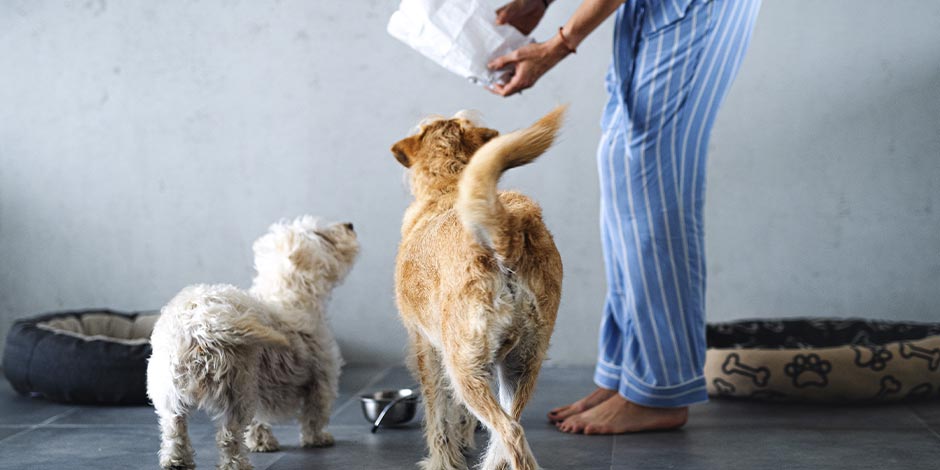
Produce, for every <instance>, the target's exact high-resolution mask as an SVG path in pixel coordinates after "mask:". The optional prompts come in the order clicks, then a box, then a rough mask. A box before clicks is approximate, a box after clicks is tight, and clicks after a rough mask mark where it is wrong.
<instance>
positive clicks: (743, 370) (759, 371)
mask: <svg viewBox="0 0 940 470" xmlns="http://www.w3.org/2000/svg"><path fill="white" fill-rule="evenodd" d="M721 371H722V372H724V373H726V374H728V375H731V374H741V375H743V376H745V377H750V378H751V380H753V381H754V385H757V386H758V387H763V386H765V385H767V380H768V379H770V369H768V368H766V367H757V368H754V367H748V366H746V365H744V364H741V357H740V356H738V355H737V353H731V354H729V355H728V358H727V359H725V363H724V364H722V365H721Z"/></svg>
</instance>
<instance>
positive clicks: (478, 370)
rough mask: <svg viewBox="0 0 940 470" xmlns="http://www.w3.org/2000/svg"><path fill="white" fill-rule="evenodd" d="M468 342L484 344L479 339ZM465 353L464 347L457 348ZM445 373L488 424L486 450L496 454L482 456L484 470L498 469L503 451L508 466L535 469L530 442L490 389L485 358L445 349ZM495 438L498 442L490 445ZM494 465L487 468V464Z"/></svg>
mask: <svg viewBox="0 0 940 470" xmlns="http://www.w3.org/2000/svg"><path fill="white" fill-rule="evenodd" d="M470 342H471V343H476V344H483V342H482V341H479V342H474V341H470ZM460 352H461V353H466V352H467V350H466V349H464V350H462V351H460ZM447 372H448V373H447V375H448V376H449V377H450V380H451V381H452V383H453V385H454V390H455V391H456V393H457V396H458V397H459V398H460V400H461V401H463V403H464V404H465V405H466V407H467V409H469V410H470V411H471V412H472V413H473V414H474V415H476V417H477V418H478V419H479V420H480V421H481V422H482V423H483V424H484V425H485V426H486V427H487V428H489V431H490V433H491V437H490V442H491V445H490V447H489V449H488V450H487V453H488V454H489V453H491V452H492V453H496V454H497V455H496V456H494V457H492V458H490V459H484V467H483V468H484V469H485V470H491V468H493V469H498V468H499V467H500V466H502V465H501V462H502V460H503V459H502V458H501V456H500V455H498V454H502V453H503V452H505V455H506V457H507V459H508V460H509V462H510V464H511V467H512V468H513V469H514V470H536V469H537V468H538V464H537V463H536V461H535V456H533V455H532V451H531V450H530V449H529V443H528V441H526V438H525V432H524V431H523V429H522V425H521V424H519V421H518V420H517V419H514V418H513V417H512V416H510V415H509V413H507V412H506V411H505V410H504V409H503V408H502V407H501V406H500V403H499V401H498V400H497V399H496V397H495V396H493V392H492V389H491V388H490V379H491V374H490V372H489V364H488V361H487V359H486V358H485V357H479V356H477V357H465V356H464V355H461V354H454V353H453V351H452V350H450V351H448V356H447ZM496 440H498V443H496V444H495V445H494V444H493V443H494V441H496ZM487 464H490V465H494V467H491V468H487V467H486V465H487Z"/></svg>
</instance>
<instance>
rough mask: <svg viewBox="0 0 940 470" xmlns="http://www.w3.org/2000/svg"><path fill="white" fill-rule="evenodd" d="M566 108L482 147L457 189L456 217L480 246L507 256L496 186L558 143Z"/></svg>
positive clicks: (465, 170) (505, 237)
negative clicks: (502, 179) (556, 137)
mask: <svg viewBox="0 0 940 470" xmlns="http://www.w3.org/2000/svg"><path fill="white" fill-rule="evenodd" d="M566 109H567V106H559V107H557V108H555V109H554V110H552V112H550V113H548V114H546V115H545V116H544V117H542V118H541V119H539V120H538V121H536V122H535V124H532V126H530V127H528V128H526V129H520V130H518V131H515V132H512V133H509V134H505V135H501V136H499V137H496V138H494V139H493V140H490V141H489V142H487V143H486V144H484V145H483V146H482V147H480V148H479V149H478V150H477V151H476V153H474V154H473V157H471V158H470V163H468V164H467V167H466V168H464V170H463V173H462V174H461V176H460V182H459V184H458V185H457V194H458V195H457V203H456V206H455V207H456V210H457V215H458V217H459V218H460V222H461V223H462V224H463V226H464V228H465V229H466V230H467V231H468V232H469V233H471V234H472V235H473V237H474V239H475V240H476V242H477V243H479V244H480V246H482V247H484V248H486V249H489V250H493V251H494V252H495V253H496V254H497V255H498V256H505V254H506V253H505V251H506V249H507V243H508V237H507V236H506V234H505V233H504V231H505V230H506V229H507V227H506V225H507V224H506V220H505V218H506V212H505V209H504V208H503V205H502V204H501V203H500V202H499V198H498V197H497V193H496V183H497V182H499V178H500V176H502V174H503V172H505V171H506V170H508V169H510V168H515V167H517V166H522V165H525V164H527V163H530V162H532V161H533V160H535V159H536V158H538V156H539V155H541V154H543V153H545V151H546V150H548V148H549V147H551V145H552V143H553V142H554V141H555V135H556V134H557V133H558V129H559V128H560V127H561V123H562V119H563V117H564V114H565V110H566Z"/></svg>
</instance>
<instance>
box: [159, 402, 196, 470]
mask: <svg viewBox="0 0 940 470" xmlns="http://www.w3.org/2000/svg"><path fill="white" fill-rule="evenodd" d="M157 414H158V415H159V417H160V467H161V468H164V469H172V470H184V469H193V468H196V463H195V462H194V461H193V457H194V456H195V452H193V445H192V443H191V442H190V440H189V432H188V430H187V426H186V415H187V412H186V411H182V412H180V413H171V412H169V411H167V410H162V409H159V408H158V409H157Z"/></svg>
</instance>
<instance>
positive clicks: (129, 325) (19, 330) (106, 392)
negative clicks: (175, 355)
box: [3, 310, 159, 405]
mask: <svg viewBox="0 0 940 470" xmlns="http://www.w3.org/2000/svg"><path fill="white" fill-rule="evenodd" d="M158 316H159V314H157V313H155V312H144V313H122V312H114V311H110V310H89V311H80V312H61V313H53V314H48V315H43V316H39V317H36V318H29V319H24V320H19V321H17V322H15V323H14V324H13V327H12V328H11V329H10V332H9V334H7V342H6V348H5V350H4V353H3V372H4V375H6V377H7V380H8V381H9V382H10V384H11V385H12V386H13V388H14V389H15V390H16V391H17V392H19V393H21V394H24V395H40V396H43V397H45V398H48V399H50V400H55V401H61V402H68V403H82V404H106V405H137V404H145V403H147V359H148V358H149V357H150V333H151V332H152V331H153V325H154V323H155V322H156V321H157V318H158Z"/></svg>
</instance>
